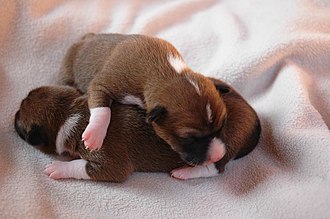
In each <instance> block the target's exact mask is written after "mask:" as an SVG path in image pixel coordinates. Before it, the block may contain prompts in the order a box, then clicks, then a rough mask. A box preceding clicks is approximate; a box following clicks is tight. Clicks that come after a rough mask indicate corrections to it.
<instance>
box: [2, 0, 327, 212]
mask: <svg viewBox="0 0 330 219" xmlns="http://www.w3.org/2000/svg"><path fill="white" fill-rule="evenodd" d="M0 14H1V19H0V115H1V119H0V130H1V131H0V144H1V145H0V215H1V216H0V217H1V218H329V215H330V208H329V203H330V133H329V126H330V98H329V96H330V60H329V59H330V1H329V0H314V1H313V0H291V1H278V0H264V1H257V0H251V1H246V0H222V1H212V0H191V1H188V0H182V1H166V0H165V1H164V0H146V1H128V0H127V1H119V0H118V1H109V0H99V1H78V0H77V1H74V0H68V1H63V0H47V1H42V0H40V1H35V0H26V1H19V0H2V1H1V7H0ZM87 32H96V33H105V32H107V33H108V32H119V33H142V34H148V35H152V36H158V37H161V38H164V39H166V40H168V41H170V42H171V43H172V44H174V45H175V46H176V47H177V48H178V50H179V51H180V52H181V53H182V55H183V57H184V59H185V61H186V62H187V63H188V65H189V66H190V67H191V68H192V69H194V70H196V71H199V72H201V73H203V74H205V75H208V76H213V77H216V78H220V79H223V80H225V81H227V82H228V83H230V84H231V85H233V86H234V87H235V88H236V89H237V90H238V91H239V92H241V94H242V95H243V96H244V97H245V98H246V99H247V100H248V102H249V103H250V104H251V105H252V106H253V107H254V108H255V109H256V111H257V113H258V114H259V116H260V119H261V123H262V127H263V132H262V137H261V141H260V144H259V145H258V146H257V148H256V149H255V150H254V151H253V152H252V153H251V154H250V155H248V156H247V157H244V158H243V159H240V160H237V161H234V162H231V163H230V164H229V165H228V166H227V169H226V171H225V173H224V174H221V175H219V176H217V177H213V178H207V179H205V178H204V179H194V180H188V181H179V180H175V179H173V178H171V177H170V176H169V175H168V174H164V173H135V174H133V176H132V177H131V178H129V180H128V181H127V182H125V183H123V184H114V183H104V182H91V181H79V180H60V181H55V180H51V179H49V178H47V176H46V175H44V174H43V172H42V171H43V169H44V166H45V165H46V164H48V163H50V162H51V161H52V160H54V159H56V158H55V157H52V156H48V155H45V154H42V153H41V152H39V151H37V150H35V149H34V148H32V147H31V146H29V145H28V144H26V143H24V142H23V141H22V140H21V139H20V138H19V137H18V135H17V134H16V133H15V131H14V126H13V120H14V114H15V112H16V111H17V109H18V107H19V104H20V101H21V100H22V99H23V98H24V97H25V96H26V95H27V93H28V92H29V91H30V90H31V89H33V88H36V87H38V86H41V85H49V84H54V81H55V79H56V78H57V70H58V69H59V65H60V61H61V59H62V58H63V56H64V53H65V52H66V50H67V49H68V47H69V46H70V45H71V44H72V43H73V42H74V41H75V40H77V39H78V38H79V37H81V36H82V35H83V34H85V33H87Z"/></svg>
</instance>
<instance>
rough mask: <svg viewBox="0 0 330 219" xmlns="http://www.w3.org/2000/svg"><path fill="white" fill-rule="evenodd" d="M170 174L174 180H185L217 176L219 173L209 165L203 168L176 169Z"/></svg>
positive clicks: (212, 165)
mask: <svg viewBox="0 0 330 219" xmlns="http://www.w3.org/2000/svg"><path fill="white" fill-rule="evenodd" d="M171 174H172V175H171V176H172V177H174V178H177V179H182V180H186V179H192V178H200V177H213V176H217V175H218V174H219V171H218V169H217V168H216V167H215V165H214V164H209V165H205V166H195V167H190V166H186V167H181V168H177V169H174V170H172V172H171Z"/></svg>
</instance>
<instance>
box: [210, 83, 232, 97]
mask: <svg viewBox="0 0 330 219" xmlns="http://www.w3.org/2000/svg"><path fill="white" fill-rule="evenodd" d="M214 85H215V88H216V89H217V90H218V91H219V92H220V93H221V94H226V93H229V92H230V91H231V87H230V86H229V85H228V84H225V83H224V82H222V81H218V80H216V81H214Z"/></svg>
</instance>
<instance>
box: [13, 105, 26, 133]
mask: <svg viewBox="0 0 330 219" xmlns="http://www.w3.org/2000/svg"><path fill="white" fill-rule="evenodd" d="M19 119H20V111H19V110H18V111H17V112H16V114H15V130H16V132H17V134H18V135H19V137H21V138H22V139H24V140H25V137H26V132H25V130H24V129H22V128H21V127H20V126H19Z"/></svg>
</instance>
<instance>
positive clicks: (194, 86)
mask: <svg viewBox="0 0 330 219" xmlns="http://www.w3.org/2000/svg"><path fill="white" fill-rule="evenodd" d="M173 83H174V84H172V85H170V86H168V87H169V89H168V90H166V89H167V88H164V90H165V91H163V93H162V94H161V95H160V97H159V99H158V102H157V103H156V104H155V106H154V107H153V108H152V109H151V110H150V111H148V112H147V122H149V123H151V124H152V125H153V127H154V130H155V131H156V133H157V135H158V136H159V137H161V138H162V139H164V140H165V141H166V142H167V143H168V144H169V145H171V147H172V149H173V150H174V151H176V152H178V153H179V154H180V155H181V158H182V159H183V160H184V161H185V162H186V163H188V164H191V165H201V164H205V163H214V162H217V161H219V160H220V159H221V158H222V157H223V156H224V153H225V148H224V145H223V143H222V142H221V140H220V139H219V136H220V131H221V128H222V127H223V125H224V124H225V121H226V115H227V111H226V106H225V104H224V102H223V99H222V97H221V95H226V94H227V93H229V92H230V91H231V88H230V86H228V85H226V84H225V83H217V84H215V83H214V82H213V81H211V80H209V79H206V80H205V78H204V77H200V76H198V75H193V76H191V75H186V76H184V77H182V78H181V79H178V80H177V81H175V82H173ZM182 87H183V88H184V89H182Z"/></svg>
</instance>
